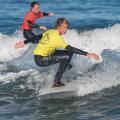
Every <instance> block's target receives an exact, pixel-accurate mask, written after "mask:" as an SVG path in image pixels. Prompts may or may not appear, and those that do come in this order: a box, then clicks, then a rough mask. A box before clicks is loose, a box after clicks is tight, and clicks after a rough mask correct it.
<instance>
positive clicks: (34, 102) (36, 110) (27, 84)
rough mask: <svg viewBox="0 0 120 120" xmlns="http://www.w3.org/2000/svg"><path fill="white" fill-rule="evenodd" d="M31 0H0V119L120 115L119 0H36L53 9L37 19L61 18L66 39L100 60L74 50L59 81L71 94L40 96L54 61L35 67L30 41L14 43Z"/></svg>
mask: <svg viewBox="0 0 120 120" xmlns="http://www.w3.org/2000/svg"><path fill="white" fill-rule="evenodd" d="M31 1H33V0H4V2H3V0H0V120H28V119H29V120H120V9H119V7H120V0H38V1H39V2H40V4H41V11H45V12H54V13H55V14H56V15H55V16H54V17H45V18H42V19H39V20H38V21H37V23H38V24H40V25H46V26H47V27H48V28H53V27H54V24H55V21H56V19H57V18H59V17H66V18H67V19H68V20H69V21H70V28H69V30H68V32H67V33H66V35H64V38H65V39H66V41H67V42H68V43H69V44H70V45H72V46H75V47H77V48H80V49H83V50H85V51H90V52H95V53H97V54H99V55H100V60H99V61H94V60H92V59H88V58H86V57H84V56H80V55H74V56H73V59H72V61H71V62H72V64H73V68H72V69H71V70H70V71H67V70H66V72H65V74H64V75H63V78H62V81H63V82H64V83H69V82H71V83H73V84H74V86H73V87H72V89H75V90H76V89H77V91H76V93H75V94H69V96H68V94H67V93H64V94H57V95H53V96H52V97H51V96H46V97H44V98H42V97H41V96H40V94H41V92H42V91H41V89H46V88H49V87H51V85H52V82H53V79H54V75H55V73H56V70H57V69H58V65H53V66H50V67H46V68H39V67H38V66H37V65H36V64H35V62H34V58H33V55H32V50H33V49H34V47H35V45H31V44H29V45H26V46H25V48H23V49H19V50H16V49H15V48H14V45H15V43H16V42H17V41H19V40H23V39H24V37H23V35H22V32H21V31H19V26H20V24H21V23H22V21H23V18H24V15H25V13H26V12H27V11H28V10H29V5H30V3H31ZM35 32H36V34H38V33H41V32H42V31H40V30H35ZM69 89H71V88H69Z"/></svg>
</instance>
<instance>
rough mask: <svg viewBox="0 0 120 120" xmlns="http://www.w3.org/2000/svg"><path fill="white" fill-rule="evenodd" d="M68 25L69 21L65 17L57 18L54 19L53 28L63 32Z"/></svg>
mask: <svg viewBox="0 0 120 120" xmlns="http://www.w3.org/2000/svg"><path fill="white" fill-rule="evenodd" d="M68 27H69V21H68V20H67V19H65V18H58V19H57V21H56V25H55V28H56V29H57V30H58V32H59V33H60V34H64V33H65V32H66V31H67V29H68Z"/></svg>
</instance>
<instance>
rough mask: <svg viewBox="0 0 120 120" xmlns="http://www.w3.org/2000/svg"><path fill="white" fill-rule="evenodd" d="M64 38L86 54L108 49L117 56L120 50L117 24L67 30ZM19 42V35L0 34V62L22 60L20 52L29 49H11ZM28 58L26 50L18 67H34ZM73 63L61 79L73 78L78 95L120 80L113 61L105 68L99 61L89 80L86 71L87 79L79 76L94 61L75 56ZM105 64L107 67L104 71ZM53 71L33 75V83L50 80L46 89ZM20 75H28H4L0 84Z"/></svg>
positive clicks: (20, 74)
mask: <svg viewBox="0 0 120 120" xmlns="http://www.w3.org/2000/svg"><path fill="white" fill-rule="evenodd" d="M64 37H65V39H66V40H67V42H68V43H69V44H70V45H72V46H75V47H77V48H80V49H83V50H85V51H90V52H95V53H97V54H101V53H102V52H103V51H104V50H105V49H110V50H112V51H114V54H119V53H116V51H115V50H117V49H119V48H120V40H119V39H120V25H119V24H115V25H113V26H111V27H109V28H104V29H95V30H90V31H85V32H81V33H78V32H77V31H76V30H69V31H68V32H67V33H66V35H64ZM20 39H23V36H22V33H17V34H14V35H12V36H11V35H10V36H8V35H3V34H0V61H9V60H12V59H13V58H17V57H19V56H21V57H22V55H23V53H24V52H25V51H26V50H27V49H28V47H29V46H28V45H26V47H25V48H24V49H19V50H16V49H14V44H15V43H16V41H18V40H20ZM32 49H33V48H32ZM31 51H32V50H31ZM108 54H109V53H108ZM114 54H113V56H111V55H109V56H108V57H107V58H105V59H106V61H107V60H109V58H110V57H114ZM31 55H32V54H31ZM27 56H30V54H29V51H28V53H26V56H25V58H26V59H23V60H22V62H20V65H23V61H24V62H25V63H28V64H30V66H31V63H32V64H35V63H33V62H34V61H33V59H29V61H28V60H27V58H29V57H27ZM30 61H33V62H30ZM18 62H19V59H18ZM72 62H73V66H74V67H73V69H72V70H71V71H69V72H66V73H65V74H64V76H63V79H64V80H67V79H68V77H69V76H72V77H73V78H75V80H76V81H75V82H74V84H75V89H76V87H77V88H78V89H79V90H78V95H84V94H88V93H92V92H95V91H98V90H102V89H104V88H108V87H112V86H116V85H119V84H120V80H119V79H117V78H118V76H119V72H120V69H119V68H117V69H116V67H117V66H118V67H119V62H118V63H116V61H110V63H109V64H114V66H109V65H107V64H108V63H107V62H104V61H102V60H100V61H99V62H101V63H102V62H103V64H102V71H101V70H100V68H99V67H98V68H97V69H96V70H95V71H93V72H92V73H91V75H90V76H91V77H89V74H90V73H89V72H88V74H87V75H86V76H84V75H83V76H82V77H80V76H79V74H84V72H86V71H87V70H88V69H90V68H92V67H93V65H94V64H96V63H98V62H97V61H94V60H90V59H88V58H87V57H84V56H79V55H75V56H74V57H73V59H72ZM104 65H106V67H105V68H104ZM53 68H55V69H53ZM40 69H43V70H44V68H40ZM56 69H57V68H56V66H54V67H51V70H49V69H48V70H47V69H45V73H44V72H40V74H35V75H34V74H33V76H34V80H35V81H36V83H38V81H40V80H41V81H47V80H49V82H47V85H46V86H51V82H52V81H53V79H54V78H53V76H54V73H55V72H56ZM33 71H34V70H33ZM50 71H51V72H50ZM33 73H34V72H33ZM22 75H27V73H26V72H25V74H24V72H23V71H21V72H18V73H7V74H4V75H0V81H1V82H3V81H6V82H7V81H8V82H9V80H10V79H9V78H11V77H12V78H11V79H12V80H15V79H16V76H17V77H20V76H22ZM73 80H74V79H73ZM29 85H30V84H29ZM36 86H38V84H36ZM30 87H31V86H30Z"/></svg>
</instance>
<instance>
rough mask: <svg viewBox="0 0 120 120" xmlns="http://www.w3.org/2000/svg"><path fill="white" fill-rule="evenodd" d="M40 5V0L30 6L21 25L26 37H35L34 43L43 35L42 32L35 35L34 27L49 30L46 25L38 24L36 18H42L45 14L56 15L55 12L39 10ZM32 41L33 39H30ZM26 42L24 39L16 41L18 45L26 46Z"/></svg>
mask: <svg viewBox="0 0 120 120" xmlns="http://www.w3.org/2000/svg"><path fill="white" fill-rule="evenodd" d="M39 9H40V5H39V3H38V2H32V3H31V6H30V11H29V12H28V13H27V14H26V15H25V18H24V22H23V24H22V25H21V29H22V30H23V35H24V37H25V38H26V39H27V40H29V39H31V38H32V37H33V38H34V41H32V43H38V40H39V39H40V38H41V37H42V34H40V35H35V34H34V32H33V29H34V28H39V29H42V30H45V31H46V30H47V28H46V27H45V26H40V25H37V24H36V20H37V19H38V18H42V17H44V16H54V13H45V12H41V11H39ZM30 42H31V41H30ZM25 44H27V43H26V41H25V43H24V41H19V42H18V43H16V46H24V45H25Z"/></svg>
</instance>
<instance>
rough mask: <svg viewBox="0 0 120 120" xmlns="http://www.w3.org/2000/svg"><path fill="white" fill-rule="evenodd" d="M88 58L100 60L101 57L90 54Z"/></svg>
mask: <svg viewBox="0 0 120 120" xmlns="http://www.w3.org/2000/svg"><path fill="white" fill-rule="evenodd" d="M87 56H88V57H89V58H94V59H95V60H99V56H98V55H96V54H95V53H88V54H87Z"/></svg>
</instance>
